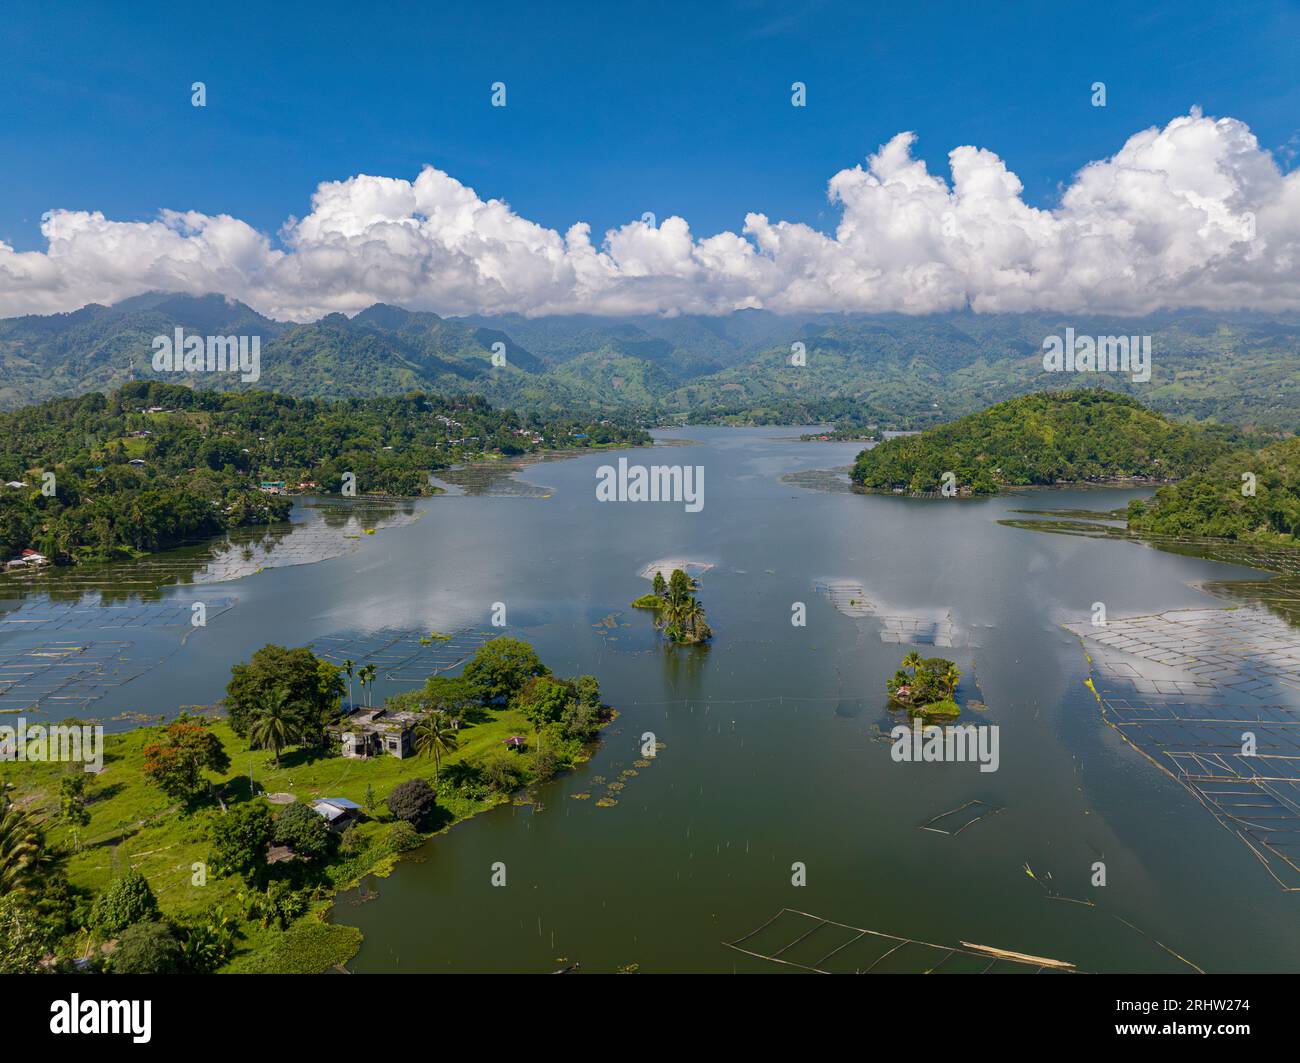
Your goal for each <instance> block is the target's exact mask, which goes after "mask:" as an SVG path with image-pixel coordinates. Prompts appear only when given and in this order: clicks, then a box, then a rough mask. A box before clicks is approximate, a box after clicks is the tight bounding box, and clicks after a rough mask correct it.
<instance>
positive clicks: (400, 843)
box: [388, 819, 424, 853]
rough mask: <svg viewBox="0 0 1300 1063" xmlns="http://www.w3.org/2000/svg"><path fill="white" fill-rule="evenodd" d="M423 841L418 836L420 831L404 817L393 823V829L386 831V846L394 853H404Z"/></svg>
mask: <svg viewBox="0 0 1300 1063" xmlns="http://www.w3.org/2000/svg"><path fill="white" fill-rule="evenodd" d="M423 841H424V839H423V838H421V837H420V832H419V831H418V830H416V829H415V828H414V827H413V826H411V824H409V823H408V822H406V820H404V819H399V820H398V821H397V822H396V823H394V824H393V829H392V830H390V831H389V832H388V847H389V848H390V849H392V850H393V852H395V853H405V852H409V851H410V850H412V849H414V848H416V847H417V846H419V845H420V844H422V843H423Z"/></svg>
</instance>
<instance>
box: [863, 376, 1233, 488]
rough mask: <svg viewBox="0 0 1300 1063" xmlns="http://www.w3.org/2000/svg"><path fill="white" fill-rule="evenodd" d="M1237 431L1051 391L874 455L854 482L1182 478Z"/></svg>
mask: <svg viewBox="0 0 1300 1063" xmlns="http://www.w3.org/2000/svg"><path fill="white" fill-rule="evenodd" d="M1229 436H1230V433H1228V432H1225V431H1222V430H1213V431H1211V430H1204V429H1200V428H1196V427H1192V426H1187V425H1181V424H1175V423H1172V422H1170V421H1168V420H1166V419H1165V418H1164V417H1162V416H1160V415H1159V414H1157V413H1153V412H1152V411H1150V410H1148V409H1147V408H1146V407H1144V406H1143V405H1142V404H1141V403H1139V402H1137V401H1136V400H1134V399H1131V398H1128V397H1127V396H1124V395H1119V394H1116V393H1114V392H1110V391H1102V390H1096V389H1088V390H1077V391H1071V392H1043V393H1039V394H1035V395H1026V396H1024V397H1022V398H1018V399H1012V400H1010V401H1008V402H1001V403H998V404H997V405H995V406H991V407H990V408H989V409H987V410H983V411H981V412H980V413H976V414H971V415H969V416H967V417H962V418H959V419H958V420H956V421H953V422H951V423H950V424H945V425H941V426H939V427H936V428H932V429H929V430H928V431H925V432H923V433H921V434H920V435H916V436H905V437H902V438H897V439H891V440H888V441H887V442H884V443H881V444H880V445H879V446H877V447H875V448H873V449H870V450H864V451H863V452H862V453H861V454H860V455H858V459H857V461H856V462H855V463H854V466H853V472H852V478H853V481H854V482H855V483H857V484H859V485H861V486H862V487H867V488H872V489H876V490H895V489H901V490H904V491H908V492H913V493H923V492H930V491H937V490H939V489H940V487H941V485H942V481H943V476H944V473H946V472H951V473H953V474H954V475H955V477H956V486H957V487H958V489H959V490H961V491H962V492H963V493H971V494H988V493H991V492H994V491H997V490H999V489H1001V488H1004V487H1015V486H1027V485H1030V484H1053V483H1060V482H1065V481H1097V480H1110V479H1117V478H1130V477H1141V478H1148V479H1153V480H1163V479H1174V478H1177V477H1182V476H1186V475H1188V474H1189V473H1191V472H1194V471H1196V470H1199V469H1203V468H1205V467H1206V466H1208V465H1209V464H1210V463H1211V462H1212V461H1213V460H1214V459H1215V458H1216V457H1219V456H1221V455H1222V454H1224V453H1225V452H1226V451H1227V450H1228V449H1229V442H1228V438H1229Z"/></svg>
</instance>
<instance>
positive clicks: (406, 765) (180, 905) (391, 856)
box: [0, 708, 531, 972]
mask: <svg viewBox="0 0 1300 1063" xmlns="http://www.w3.org/2000/svg"><path fill="white" fill-rule="evenodd" d="M212 727H213V731H214V733H215V734H216V735H217V736H218V738H219V739H220V741H221V743H222V745H223V747H224V748H225V750H226V753H227V754H228V755H229V757H230V762H231V766H230V770H229V772H227V773H225V774H218V773H214V772H208V773H207V778H208V779H209V780H210V781H211V782H212V783H213V786H214V789H215V790H216V792H217V793H219V794H221V795H222V800H223V801H224V802H225V803H226V805H227V806H228V807H229V806H231V805H232V804H234V803H238V802H242V801H246V800H248V799H249V797H250V791H249V778H250V774H251V777H252V780H253V787H254V789H253V792H254V793H266V794H274V793H289V794H292V795H293V796H294V797H295V798H296V799H297V800H298V801H300V802H310V801H313V800H315V799H317V798H321V797H345V798H349V799H350V800H352V801H355V802H357V803H358V804H360V805H362V806H363V807H367V809H368V811H367V815H366V817H365V818H364V819H363V820H362V822H360V823H359V824H358V825H357V826H356V827H355V828H354V830H355V838H354V846H353V848H352V849H351V851H350V852H346V853H345V852H341V851H340V852H337V853H335V854H334V855H333V856H332V857H331V858H330V859H329V861H328V862H327V863H326V864H324V865H323V866H322V868H321V869H320V879H319V885H318V887H317V889H316V890H315V893H314V895H313V900H312V903H311V905H310V907H309V910H308V911H307V912H306V913H305V914H303V915H301V916H299V917H298V918H296V919H295V920H294V921H293V922H292V923H291V924H289V925H288V926H287V927H286V928H285V929H280V928H278V927H265V926H263V925H261V923H260V922H259V921H257V920H255V919H253V918H250V917H249V916H248V915H247V914H246V912H245V904H244V899H243V898H244V895H245V894H246V892H247V891H248V887H247V886H246V885H245V883H244V881H243V880H242V879H241V878H239V877H237V876H233V875H232V876H227V877H221V876H217V875H215V874H213V873H212V872H211V871H210V870H208V871H207V874H206V877H204V876H202V875H201V874H200V873H199V868H198V867H196V865H200V866H201V865H206V863H207V861H208V857H209V853H210V852H211V848H212V846H211V843H210V841H209V834H208V832H209V828H210V824H211V822H212V821H213V819H214V818H215V817H218V816H220V815H222V811H221V807H220V806H219V805H218V804H217V803H216V802H212V803H210V804H205V805H204V806H203V807H200V808H198V809H196V810H193V811H187V810H186V809H185V808H184V807H183V806H182V805H180V804H179V803H177V802H176V801H174V800H172V799H170V798H168V797H167V796H166V795H164V794H163V793H162V792H161V791H160V790H159V789H158V788H157V787H156V786H153V785H151V784H150V783H149V782H148V781H147V780H146V776H145V774H144V762H145V756H144V749H145V747H146V746H147V745H149V744H150V743H151V742H154V741H157V739H158V738H159V736H160V735H161V733H162V728H161V727H143V728H139V729H137V730H134V731H131V732H128V733H125V734H120V735H109V736H107V738H106V740H105V756H104V767H103V770H102V771H101V772H100V773H99V774H98V775H93V776H87V798H88V802H87V805H86V811H87V812H88V813H89V816H90V821H89V823H88V824H87V825H85V826H83V827H80V828H75V829H74V828H72V827H69V826H67V825H65V824H62V823H61V822H60V820H59V815H58V813H59V781H60V778H61V777H62V776H63V775H64V774H67V773H70V772H74V771H76V772H79V771H81V768H80V766H79V765H67V764H45V763H33V762H25V763H16V762H11V763H6V764H0V779H5V780H7V781H8V783H9V784H10V788H9V791H8V792H9V795H10V797H11V798H12V799H13V800H14V801H15V803H16V804H18V805H19V806H20V807H23V808H25V809H27V810H29V811H31V812H33V813H34V814H36V815H37V816H39V817H40V818H41V819H43V820H44V821H45V829H46V834H47V837H48V839H49V841H50V842H51V843H52V845H53V847H54V848H55V849H56V850H58V851H61V852H63V853H64V854H66V855H65V857H64V867H65V870H66V873H67V877H68V880H69V882H70V884H71V885H72V886H73V887H74V889H76V890H78V891H84V892H85V894H86V895H87V896H90V895H97V894H99V893H100V892H102V891H103V890H104V889H105V888H106V887H107V886H108V885H109V883H110V882H111V881H112V880H113V879H114V878H116V877H118V876H119V875H121V874H122V873H123V872H124V871H126V870H127V869H128V868H135V869H136V870H138V871H139V872H141V873H142V874H143V875H144V876H145V877H146V878H147V879H148V881H149V885H150V887H151V888H152V890H153V892H154V894H155V895H156V896H157V898H158V905H159V908H160V909H161V912H162V914H163V916H164V917H166V918H167V919H170V920H173V921H176V922H182V923H184V922H191V921H197V920H200V919H202V918H204V915H205V913H209V912H211V910H212V909H213V907H214V906H219V907H220V908H221V909H222V911H223V912H224V913H225V914H226V915H227V916H229V917H231V918H233V919H234V920H235V921H236V923H237V924H238V929H239V936H238V946H237V949H236V951H235V953H234V955H233V957H232V958H231V959H230V961H229V962H228V963H227V964H226V965H225V966H224V967H223V968H222V970H225V971H243V972H252V971H264V972H272V971H278V972H314V971H323V970H327V969H329V968H330V967H333V966H335V965H337V964H340V963H343V962H345V961H347V960H348V959H349V958H350V957H351V956H352V955H354V954H355V952H356V950H357V948H358V946H359V945H360V940H361V935H360V933H359V932H358V931H357V930H355V929H354V928H351V927H344V926H337V925H334V924H331V923H327V922H325V921H323V918H322V917H323V916H324V914H325V912H326V911H327V910H328V908H329V905H330V903H331V898H332V896H333V894H334V893H335V892H336V891H337V890H340V889H343V888H346V887H348V886H350V885H352V884H354V883H355V882H356V881H357V880H358V879H360V878H361V877H362V876H364V875H367V874H373V873H380V874H382V873H385V872H386V871H387V870H389V869H391V867H392V865H393V863H394V862H395V860H396V859H397V857H398V856H399V855H400V854H399V852H398V851H397V848H396V847H395V846H394V844H392V842H391V840H390V836H391V835H392V834H393V831H394V828H395V826H396V825H397V823H398V821H397V820H396V819H395V818H394V817H393V816H392V815H391V814H390V813H389V811H388V809H387V808H386V807H385V805H384V804H383V802H384V801H385V799H386V798H387V797H388V795H389V793H391V792H392V790H393V788H394V787H395V786H396V785H397V784H398V783H400V782H403V781H405V780H407V779H413V778H424V779H426V780H428V781H430V782H432V781H433V777H434V763H433V761H432V760H431V759H428V758H424V757H410V758H407V759H404V760H399V759H397V758H395V757H389V756H379V757H375V758H372V759H370V760H351V759H345V758H343V757H341V756H334V755H329V756H327V755H321V754H309V753H307V752H306V751H303V750H298V749H294V750H290V751H289V752H286V753H284V754H282V756H281V758H280V762H279V764H278V765H277V764H276V763H274V762H273V759H272V757H271V754H270V753H269V752H268V751H265V750H250V749H249V747H248V743H247V742H245V741H244V740H243V739H241V738H239V737H238V736H236V735H235V733H234V732H233V731H232V730H231V728H230V726H229V724H228V723H227V722H226V721H224V720H220V719H218V720H215V721H214V722H213V725H212ZM530 733H531V728H530V725H529V724H528V722H527V721H526V720H525V719H524V717H523V715H522V714H521V713H520V712H518V711H516V710H514V709H504V708H503V709H501V710H500V711H497V712H493V713H491V714H487V715H485V716H484V717H483V718H482V719H481V720H480V721H478V722H474V723H468V722H467V723H466V724H464V725H463V726H462V729H461V731H460V732H459V743H458V748H457V749H456V750H455V752H454V753H451V754H450V755H446V756H444V757H443V762H442V770H443V773H444V774H445V773H446V771H447V769H448V766H449V765H452V764H456V763H458V762H462V761H466V760H472V759H474V758H477V757H481V756H482V755H484V754H487V753H491V752H495V751H497V750H500V749H502V748H503V743H504V741H505V739H506V738H507V737H509V736H510V735H528V734H530ZM259 799H260V798H259ZM505 800H507V797H506V796H504V795H500V794H489V795H487V796H484V797H481V798H477V799H476V798H470V797H462V796H459V795H457V794H454V793H453V794H447V793H445V792H444V793H443V794H441V795H440V796H439V801H438V806H439V814H438V816H437V818H436V819H435V820H434V822H433V823H432V824H431V831H429V832H426V833H425V834H424V835H423V836H424V837H429V836H431V833H436V831H438V830H445V829H446V828H447V827H448V826H450V825H451V824H453V823H456V822H459V821H460V820H463V819H465V818H467V817H469V816H472V815H474V814H475V813H478V812H481V811H484V810H485V809H488V808H492V807H494V806H495V805H497V804H500V803H502V802H503V801H505ZM74 938H75V940H68V941H66V942H65V945H67V946H68V947H69V949H70V950H73V951H75V952H76V953H77V954H78V955H84V954H85V950H86V949H87V947H88V946H89V944H90V938H89V936H88V935H87V934H86V933H85V932H80V933H78V934H76V935H74Z"/></svg>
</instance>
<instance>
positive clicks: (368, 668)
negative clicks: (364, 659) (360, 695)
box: [357, 664, 379, 708]
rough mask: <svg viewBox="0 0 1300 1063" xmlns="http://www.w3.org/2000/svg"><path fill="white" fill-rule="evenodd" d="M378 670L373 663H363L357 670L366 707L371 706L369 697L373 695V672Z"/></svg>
mask: <svg viewBox="0 0 1300 1063" xmlns="http://www.w3.org/2000/svg"><path fill="white" fill-rule="evenodd" d="M378 671H379V669H378V668H376V667H375V666H374V665H373V664H367V665H363V666H362V667H361V670H360V671H359V672H357V676H358V677H359V678H360V680H361V689H362V690H364V691H365V692H366V708H371V698H372V697H373V687H374V683H375V674H376V673H377V672H378Z"/></svg>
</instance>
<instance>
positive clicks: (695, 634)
mask: <svg viewBox="0 0 1300 1063" xmlns="http://www.w3.org/2000/svg"><path fill="white" fill-rule="evenodd" d="M678 611H679V616H680V621H681V627H682V632H683V635H684V638H685V639H686V641H688V642H704V641H705V640H706V639H708V638H709V636H710V635H712V634H713V632H712V631H711V630H710V628H709V625H708V618H707V617H706V616H705V613H704V606H702V605H701V604H700V603H699V601H698V600H696V599H695V598H693V597H692V598H687V599H686V600H685V601H684V602H682V604H681V606H680V607H679V610H678Z"/></svg>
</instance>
